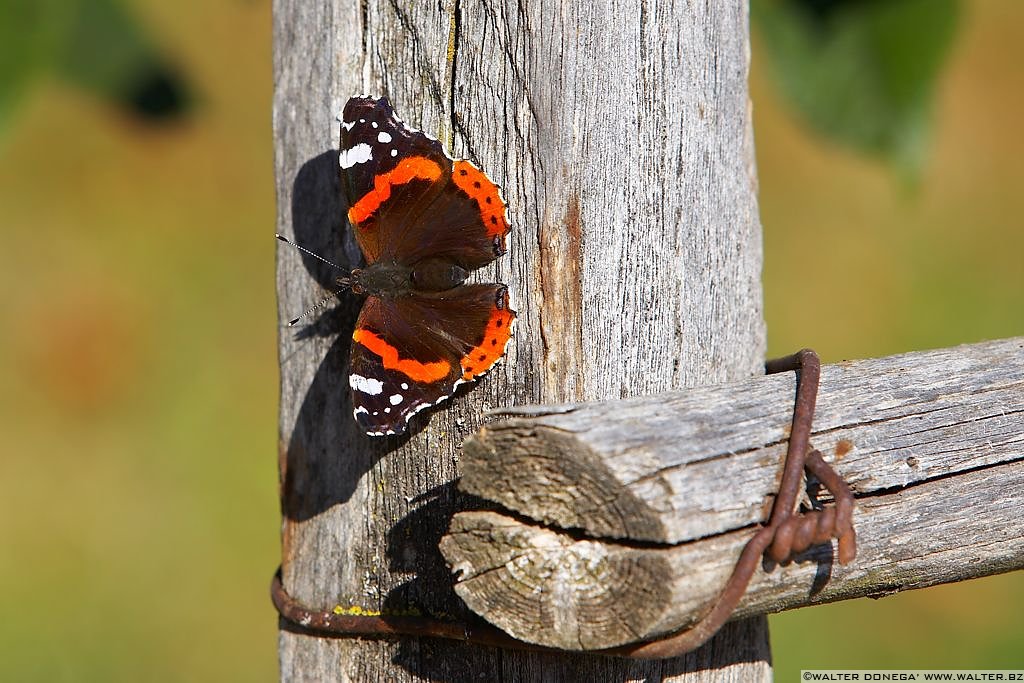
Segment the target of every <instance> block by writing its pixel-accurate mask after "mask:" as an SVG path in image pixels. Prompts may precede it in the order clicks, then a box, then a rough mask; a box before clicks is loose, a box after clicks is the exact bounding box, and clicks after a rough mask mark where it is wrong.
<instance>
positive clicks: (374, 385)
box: [348, 373, 384, 396]
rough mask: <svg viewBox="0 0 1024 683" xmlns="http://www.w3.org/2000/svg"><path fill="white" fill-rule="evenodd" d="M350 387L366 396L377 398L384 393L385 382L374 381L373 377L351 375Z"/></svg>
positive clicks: (349, 378) (349, 379) (349, 377)
mask: <svg viewBox="0 0 1024 683" xmlns="http://www.w3.org/2000/svg"><path fill="white" fill-rule="evenodd" d="M348 385H349V386H350V387H352V388H353V389H355V390H356V391H361V392H363V393H364V394H369V395H370V396H376V395H377V394H379V393H380V392H382V391H384V382H381V381H380V380H379V379H373V378H372V377H363V376H362V375H356V374H354V373H353V374H351V375H349V376H348Z"/></svg>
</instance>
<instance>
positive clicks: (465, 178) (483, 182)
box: [452, 160, 508, 237]
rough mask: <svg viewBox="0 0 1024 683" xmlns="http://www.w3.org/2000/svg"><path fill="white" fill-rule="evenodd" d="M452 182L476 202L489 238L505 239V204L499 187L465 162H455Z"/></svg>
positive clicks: (506, 227) (506, 226) (506, 229)
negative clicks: (499, 192)
mask: <svg viewBox="0 0 1024 683" xmlns="http://www.w3.org/2000/svg"><path fill="white" fill-rule="evenodd" d="M452 180H454V181H455V184H456V185H457V186H458V187H459V189H460V190H462V191H463V192H465V193H466V194H468V195H469V196H470V197H472V198H473V199H475V200H476V203H477V206H479V207H480V215H481V216H482V217H483V220H484V227H486V228H487V236H488V237H504V236H505V233H507V232H508V223H506V222H505V202H503V201H501V195H499V194H498V186H497V185H495V184H494V183H492V182H491V181H490V179H489V178H488V177H487V176H486V175H484V173H483V171H481V170H480V169H478V168H477V167H476V166H474V165H473V164H471V163H469V162H468V161H465V160H460V161H456V162H455V166H454V167H453V169H452Z"/></svg>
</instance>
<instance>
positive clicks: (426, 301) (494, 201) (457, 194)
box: [339, 97, 516, 436]
mask: <svg viewBox="0 0 1024 683" xmlns="http://www.w3.org/2000/svg"><path fill="white" fill-rule="evenodd" d="M341 122H342V123H341V154H340V156H339V163H340V165H341V175H342V185H343V187H344V191H345V193H346V195H347V199H348V206H349V210H348V219H349V222H350V223H351V224H352V228H353V230H354V231H355V236H356V240H357V241H358V242H359V247H360V248H361V249H362V251H363V256H364V257H365V258H366V267H365V268H362V269H357V270H354V271H352V274H351V278H350V286H351V287H352V290H353V291H354V292H356V293H357V294H366V295H367V298H366V302H365V303H364V304H363V309H362V311H361V312H360V314H359V319H358V321H357V322H356V328H355V332H354V333H353V334H352V355H351V362H350V366H349V371H350V373H351V374H350V375H349V386H350V387H351V389H352V406H353V415H354V416H355V419H356V422H357V423H358V424H359V426H360V427H361V428H363V429H364V430H366V433H367V434H369V435H371V436H381V435H385V434H398V433H401V432H404V431H405V428H406V425H407V423H408V421H409V419H410V418H411V417H412V416H413V415H415V414H416V413H417V412H419V411H420V410H423V409H424V408H426V407H428V406H431V405H435V404H437V403H438V402H440V401H442V400H444V399H446V398H448V397H449V396H451V395H452V392H453V391H454V390H455V388H456V387H457V386H459V385H460V384H463V383H465V382H469V381H472V380H475V379H476V378H478V377H480V376H481V375H483V374H484V373H485V372H487V371H488V370H490V369H491V367H493V366H494V364H495V363H497V362H498V360H499V359H500V358H501V357H502V356H503V355H504V353H505V347H506V346H507V345H508V342H509V339H511V336H512V325H513V323H514V322H515V318H516V313H515V311H513V310H512V309H511V308H509V301H508V287H506V286H505V285H503V284H465V285H464V284H463V281H464V280H465V279H466V277H467V276H468V275H469V273H470V272H472V271H474V270H476V269H477V268H480V267H482V266H484V265H486V264H488V263H490V262H491V261H493V260H494V259H496V258H497V257H499V256H501V255H502V254H504V253H505V235H506V234H508V231H509V224H508V219H507V217H506V214H505V202H504V200H503V199H502V197H501V194H500V192H499V190H498V187H497V186H496V185H495V184H494V183H492V182H491V181H490V180H489V179H488V178H487V176H486V175H484V173H483V172H482V171H481V170H480V169H478V168H477V167H476V166H474V165H473V164H472V163H470V162H469V161H465V160H458V161H456V160H454V159H452V158H451V157H449V156H448V155H447V154H445V152H444V149H443V148H442V146H441V143H440V142H438V141H437V140H435V139H433V138H431V137H430V136H428V135H426V134H425V133H423V132H421V131H418V130H414V129H411V128H408V127H406V125H405V124H404V123H403V122H402V121H401V119H399V118H398V116H396V115H395V111H394V109H392V107H391V104H390V103H389V102H388V101H387V99H384V98H381V99H374V98H370V97H353V98H352V99H350V100H349V101H348V103H347V104H346V105H345V109H344V111H343V112H342V115H341Z"/></svg>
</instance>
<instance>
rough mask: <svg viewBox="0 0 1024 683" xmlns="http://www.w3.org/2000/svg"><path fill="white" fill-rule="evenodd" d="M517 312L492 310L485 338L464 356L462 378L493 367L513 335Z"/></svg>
mask: <svg viewBox="0 0 1024 683" xmlns="http://www.w3.org/2000/svg"><path fill="white" fill-rule="evenodd" d="M515 317H516V316H515V313H514V312H512V311H511V310H509V308H508V299H507V298H506V300H505V308H495V309H494V310H493V311H491V319H490V320H489V321H488V322H487V329H486V330H484V340H483V341H482V342H480V346H477V347H476V348H474V349H473V350H472V351H470V352H469V353H467V354H466V355H465V356H463V357H462V379H466V380H469V379H473V378H474V377H477V376H479V375H482V374H484V373H485V372H487V371H488V370H490V369H491V366H493V365H494V364H495V363H497V362H498V359H499V358H501V357H502V356H503V355H504V353H505V344H506V343H508V339H509V337H511V336H512V321H513V320H515Z"/></svg>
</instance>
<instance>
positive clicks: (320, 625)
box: [270, 349, 857, 659]
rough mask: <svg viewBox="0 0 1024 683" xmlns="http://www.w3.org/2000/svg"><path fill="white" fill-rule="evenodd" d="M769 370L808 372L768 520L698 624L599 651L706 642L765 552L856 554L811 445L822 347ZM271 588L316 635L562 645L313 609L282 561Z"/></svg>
mask: <svg viewBox="0 0 1024 683" xmlns="http://www.w3.org/2000/svg"><path fill="white" fill-rule="evenodd" d="M765 370H766V372H767V373H768V374H774V373H780V372H791V371H796V372H799V373H800V378H799V383H798V385H797V395H796V402H795V405H794V408H793V422H792V428H791V430H790V438H789V445H788V447H787V450H786V459H785V464H784V465H783V472H782V480H781V482H780V483H779V491H778V494H777V495H776V497H775V502H774V504H773V505H772V511H771V515H770V516H769V519H768V523H767V524H766V525H765V526H763V527H762V528H761V529H760V530H759V531H758V532H757V533H756V534H754V536H753V537H752V538H751V539H750V540H749V541H747V544H746V545H745V546H744V547H743V551H742V552H741V553H740V557H739V559H738V560H737V561H736V565H735V566H734V567H733V571H732V574H731V575H730V576H729V579H728V581H727V582H726V584H725V587H724V588H723V589H722V592H721V593H720V594H719V596H718V599H717V600H716V601H715V604H714V605H713V606H712V608H711V609H710V610H709V611H708V613H707V614H705V615H704V616H703V617H701V619H700V620H699V621H698V622H697V623H696V624H694V625H693V626H692V627H690V628H687V629H685V630H683V631H680V632H678V633H674V634H671V635H668V636H666V637H664V638H659V639H657V640H652V641H647V642H643V643H634V644H630V645H624V646H620V647H615V648H608V649H604V650H591V651H588V652H589V653H591V654H603V655H612V656H618V657H629V658H634V659H668V658H672V657H678V656H679V655H683V654H686V653H687V652H690V651H692V650H695V649H696V648H698V647H700V646H701V645H703V644H704V643H705V642H707V641H708V640H709V639H710V638H711V637H712V636H713V635H715V633H717V632H718V630H719V629H720V628H721V627H722V626H723V625H724V624H725V622H726V621H728V619H729V616H730V615H732V613H733V612H734V611H735V609H736V605H737V604H738V603H739V601H740V599H742V597H743V595H744V593H745V592H746V590H747V586H748V585H749V583H750V579H751V577H752V576H753V575H754V572H755V571H756V570H757V566H758V563H759V560H760V559H761V558H762V557H765V556H767V557H768V558H769V559H770V560H772V561H774V562H776V563H779V564H782V563H785V562H787V561H789V560H791V559H792V558H793V557H794V556H795V555H798V554H800V553H802V552H804V551H805V550H807V549H808V548H810V547H812V546H814V545H818V544H821V543H826V542H828V541H831V540H836V541H837V545H838V559H839V562H840V564H848V563H850V562H851V561H853V559H854V558H855V557H856V555H857V539H856V532H855V530H854V528H853V508H854V503H855V501H854V496H853V491H851V490H850V487H849V486H848V485H847V484H846V482H845V481H843V479H842V478H841V477H840V476H839V475H838V473H836V471H835V470H834V469H832V467H831V466H830V465H829V464H828V463H827V462H825V459H824V458H823V457H822V455H821V452H820V451H818V450H817V449H813V448H811V446H810V436H811V424H812V422H813V420H814V408H815V404H816V402H817V395H818V384H819V381H820V377H821V361H820V360H819V359H818V355H817V354H816V353H815V352H814V351H812V350H811V349H803V350H802V351H799V352H797V353H795V354H793V355H791V356H785V357H783V358H777V359H774V360H771V361H768V362H767V363H765ZM804 471H807V472H809V473H810V474H812V475H814V477H816V478H817V479H818V481H819V482H821V485H822V486H823V487H824V488H825V489H826V490H827V491H828V492H829V493H830V494H831V495H832V497H833V499H834V501H835V502H834V503H833V505H832V506H829V507H824V508H822V509H817V510H810V511H797V502H798V499H799V494H800V484H801V482H802V481H803V474H804ZM270 593H271V599H272V601H273V603H274V607H275V608H276V609H277V611H278V614H280V615H281V618H282V619H283V620H284V621H285V622H286V623H287V624H290V625H291V628H293V629H294V630H297V631H299V632H302V633H309V634H310V635H317V636H331V637H390V636H417V637H420V636H428V637H435V638H446V639H451V640H460V641H463V642H466V643H473V644H476V645H486V646H491V647H500V648H509V649H517V650H530V651H542V652H560V651H561V650H557V649H555V648H549V647H543V646H540V645H533V644H531V643H525V642H523V641H520V640H516V639H515V638H513V637H511V636H509V635H508V634H507V633H505V632H504V631H502V630H500V629H498V628H496V627H494V626H490V625H488V624H478V625H470V624H466V623H461V622H454V621H444V620H440V619H435V618H432V617H417V616H383V615H382V616H366V615H347V614H336V613H334V611H333V610H317V609H311V608H309V607H306V606H305V605H303V604H301V603H300V602H298V601H297V600H295V599H294V598H292V597H291V596H290V595H289V594H288V592H287V591H286V590H285V588H284V583H283V580H282V578H281V570H280V568H279V569H278V570H277V572H276V573H275V574H274V579H273V581H272V582H271V589H270Z"/></svg>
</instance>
